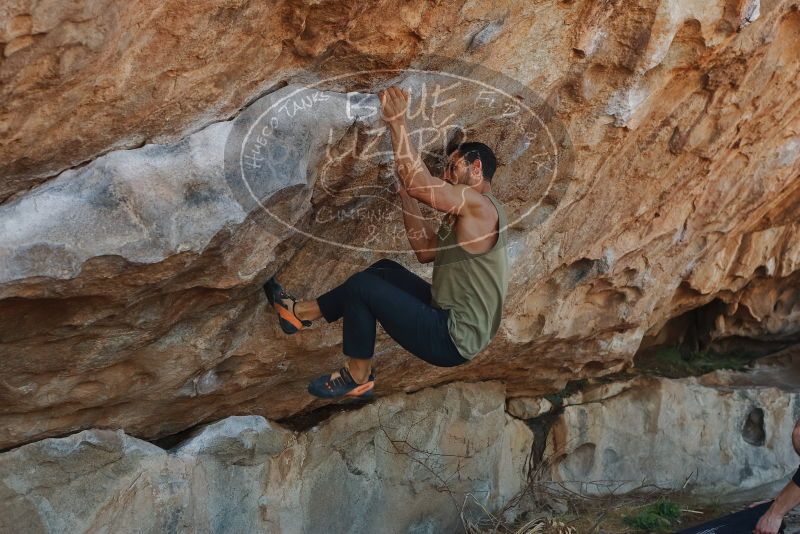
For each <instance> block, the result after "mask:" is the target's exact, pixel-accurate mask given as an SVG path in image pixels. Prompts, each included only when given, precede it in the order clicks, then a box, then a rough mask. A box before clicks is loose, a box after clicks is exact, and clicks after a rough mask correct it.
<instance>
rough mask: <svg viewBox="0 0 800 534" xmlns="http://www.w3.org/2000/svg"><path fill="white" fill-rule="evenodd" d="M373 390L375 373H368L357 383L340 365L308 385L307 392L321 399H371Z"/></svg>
mask: <svg viewBox="0 0 800 534" xmlns="http://www.w3.org/2000/svg"><path fill="white" fill-rule="evenodd" d="M374 390H375V374H374V373H370V374H369V378H367V381H366V382H364V383H363V384H359V383H357V382H356V381H355V380H354V379H353V375H351V374H350V371H349V370H348V369H347V367H342V368H341V369H339V370H338V371H334V372H333V373H331V374H329V375H322V376H320V377H319V378H316V379H315V380H313V381H312V382H311V383H310V384H309V385H308V392H309V393H311V394H312V395H314V396H315V397H319V398H322V399H336V398H339V397H345V398H349V399H358V400H364V399H371V398H372V397H373V395H374V393H375V392H374Z"/></svg>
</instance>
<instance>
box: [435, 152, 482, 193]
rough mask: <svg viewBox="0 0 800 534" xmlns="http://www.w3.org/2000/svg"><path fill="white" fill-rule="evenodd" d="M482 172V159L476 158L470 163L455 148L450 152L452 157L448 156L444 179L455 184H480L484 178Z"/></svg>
mask: <svg viewBox="0 0 800 534" xmlns="http://www.w3.org/2000/svg"><path fill="white" fill-rule="evenodd" d="M481 172H482V171H481V162H480V160H475V161H473V162H472V164H470V163H469V162H468V161H467V160H466V159H464V157H463V156H462V155H461V154H460V153H459V151H458V150H455V151H453V153H452V154H450V157H448V158H447V164H446V165H445V168H444V173H443V175H442V180H444V181H445V182H448V183H451V184H453V185H455V184H463V185H472V186H474V185H478V184H479V183H480V182H481V180H483V175H482V174H481Z"/></svg>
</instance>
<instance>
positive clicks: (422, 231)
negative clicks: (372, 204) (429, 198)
mask: <svg viewBox="0 0 800 534" xmlns="http://www.w3.org/2000/svg"><path fill="white" fill-rule="evenodd" d="M398 194H399V195H400V201H401V203H402V208H403V224H405V226H406V236H408V242H409V243H410V244H411V248H412V249H414V254H416V256H417V259H418V260H419V262H420V263H429V262H432V261H433V260H434V259H435V258H436V244H437V243H438V238H437V236H436V229H435V228H434V227H433V225H432V224H431V223H430V222H429V221H427V220H426V219H425V218H424V217H423V215H422V212H420V210H419V205H418V204H417V200H416V199H415V198H413V197H412V196H411V195H409V194H408V192H407V191H406V190H405V189H402V188H401V189H400V190H399V191H398Z"/></svg>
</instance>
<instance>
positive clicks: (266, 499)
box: [0, 383, 532, 533]
mask: <svg viewBox="0 0 800 534" xmlns="http://www.w3.org/2000/svg"><path fill="white" fill-rule="evenodd" d="M504 406H505V391H504V389H503V387H502V386H500V385H498V384H491V383H488V384H481V385H471V384H457V385H452V386H447V387H444V388H438V389H429V390H425V391H423V392H420V393H417V394H415V395H411V396H407V395H405V394H399V395H394V396H390V397H387V398H384V399H381V400H379V401H377V402H375V403H373V404H371V405H369V406H367V407H365V408H362V409H360V410H357V411H352V412H348V413H344V414H342V415H338V416H336V417H334V418H333V419H331V420H329V421H327V422H325V423H323V424H321V425H319V426H316V427H314V428H312V429H310V430H308V431H305V432H300V433H295V432H291V431H289V430H287V429H285V428H282V427H281V426H279V425H276V424H274V423H271V422H269V421H267V420H265V419H264V418H263V417H260V416H255V415H251V416H234V417H229V418H226V419H223V420H222V421H219V422H217V423H214V424H211V425H208V426H206V427H204V428H203V429H202V430H199V431H198V432H196V433H195V435H193V436H192V437H191V438H189V439H188V440H187V441H185V442H183V443H181V444H180V445H178V446H176V447H174V448H173V449H171V450H169V451H165V450H163V449H161V448H159V447H157V446H155V445H152V444H150V443H147V442H144V441H141V440H139V439H136V438H133V437H131V436H128V435H126V434H125V433H123V432H122V431H121V430H118V431H110V430H86V431H82V432H79V433H77V434H73V435H71V436H68V437H65V438H50V439H45V440H42V441H40V442H37V443H32V444H29V445H25V446H22V447H19V448H17V449H14V450H12V451H9V452H6V453H3V454H0V531H3V532H18V533H36V532H93V531H95V530H102V531H105V532H132V531H136V532H350V531H357V532H452V531H454V530H456V529H457V528H458V525H460V523H461V517H460V515H461V512H462V507H463V509H464V510H465V517H466V518H469V517H470V514H473V513H475V512H476V511H478V510H479V507H478V506H477V505H475V504H474V501H472V500H471V499H472V497H470V496H468V494H469V495H471V496H474V498H475V500H476V501H477V502H478V503H480V505H481V506H484V507H487V508H488V509H492V510H495V509H498V508H501V507H502V506H503V505H504V504H505V503H506V502H507V501H508V500H509V499H510V498H511V497H512V496H513V495H514V494H516V493H517V492H519V491H520V490H521V489H522V488H523V487H524V485H525V482H526V473H527V460H528V457H529V455H530V451H531V445H532V435H531V432H530V430H529V429H528V428H527V427H526V426H525V424H524V423H522V422H521V421H518V420H515V419H513V418H511V417H509V416H508V415H506V413H505V410H504ZM470 505H472V506H470Z"/></svg>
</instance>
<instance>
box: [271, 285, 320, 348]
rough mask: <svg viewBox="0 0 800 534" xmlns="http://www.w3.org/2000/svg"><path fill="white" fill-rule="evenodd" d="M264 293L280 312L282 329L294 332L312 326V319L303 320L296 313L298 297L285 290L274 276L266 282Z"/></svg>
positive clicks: (279, 317)
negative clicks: (295, 306) (295, 307)
mask: <svg viewBox="0 0 800 534" xmlns="http://www.w3.org/2000/svg"><path fill="white" fill-rule="evenodd" d="M264 293H266V294H267V300H268V301H269V303H270V304H271V305H272V307H273V308H275V311H276V312H278V322H280V325H281V330H283V331H284V332H285V333H287V334H294V333H295V332H297V331H299V330H302V329H303V328H306V327H308V326H311V321H307V320H301V319H300V318H298V317H297V315H295V314H294V305H295V304H296V303H297V299H296V298H295V297H294V296H292V295H290V294H289V293H287V292H286V291H284V289H283V288H282V287H281V285H280V284H279V283H278V282H277V281H276V280H275V277H274V276H273V277H272V278H270V279H269V280H267V282H266V283H265V284H264Z"/></svg>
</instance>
